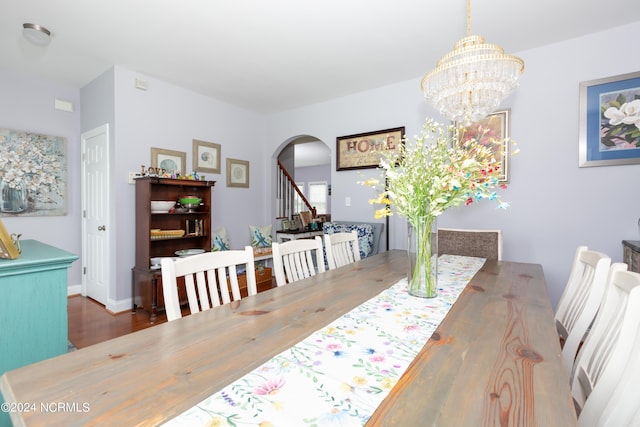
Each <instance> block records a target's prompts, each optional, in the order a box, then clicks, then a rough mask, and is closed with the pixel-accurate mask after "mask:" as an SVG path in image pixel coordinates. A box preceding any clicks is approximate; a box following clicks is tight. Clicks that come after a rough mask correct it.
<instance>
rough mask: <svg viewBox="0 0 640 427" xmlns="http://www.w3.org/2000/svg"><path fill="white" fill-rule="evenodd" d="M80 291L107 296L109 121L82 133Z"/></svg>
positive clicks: (96, 297)
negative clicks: (81, 261)
mask: <svg viewBox="0 0 640 427" xmlns="http://www.w3.org/2000/svg"><path fill="white" fill-rule="evenodd" d="M81 139H82V260H83V271H82V273H83V274H82V291H83V292H82V294H83V295H86V296H88V297H90V298H92V299H94V300H96V301H98V302H100V303H101V304H104V305H105V306H106V305H107V300H108V298H109V283H110V280H109V273H110V269H109V265H110V260H109V256H110V253H111V252H110V249H109V234H110V233H111V224H110V223H109V207H110V203H109V125H107V124H105V125H102V126H100V127H98V128H96V129H93V130H90V131H88V132H85V133H83V134H82V137H81Z"/></svg>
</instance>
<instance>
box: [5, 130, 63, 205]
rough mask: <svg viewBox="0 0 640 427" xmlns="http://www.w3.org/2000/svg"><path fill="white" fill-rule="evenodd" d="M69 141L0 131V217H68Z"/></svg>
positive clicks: (50, 136) (35, 134)
mask: <svg viewBox="0 0 640 427" xmlns="http://www.w3.org/2000/svg"><path fill="white" fill-rule="evenodd" d="M66 149H67V139H66V138H63V137H60V136H53V135H43V134H39V133H33V132H25V131H18V130H12V129H0V216H49V215H66V213H67V203H66V194H67V156H66Z"/></svg>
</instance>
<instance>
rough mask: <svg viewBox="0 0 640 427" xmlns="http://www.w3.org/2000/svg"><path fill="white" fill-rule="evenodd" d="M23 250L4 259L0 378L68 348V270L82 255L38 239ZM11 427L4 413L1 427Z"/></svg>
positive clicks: (0, 263) (0, 288)
mask: <svg viewBox="0 0 640 427" xmlns="http://www.w3.org/2000/svg"><path fill="white" fill-rule="evenodd" d="M21 246H22V254H20V257H19V258H17V259H12V260H8V259H0V375H2V374H3V373H5V372H6V371H10V370H12V369H16V368H19V367H21V366H25V365H29V364H31V363H35V362H39V361H41V360H44V359H48V358H50V357H54V356H58V355H61V354H64V353H66V352H67V349H68V341H67V334H68V325H67V269H68V268H69V266H70V265H71V263H72V262H73V261H75V260H76V259H78V256H77V255H74V254H72V253H69V252H66V251H63V250H61V249H58V248H55V247H53V246H49V245H47V244H45V243H42V242H39V241H37V240H24V241H22V242H21ZM3 402H4V399H3V397H2V396H0V403H3ZM10 425H11V421H10V420H9V414H8V413H7V412H6V411H0V427H4V426H10Z"/></svg>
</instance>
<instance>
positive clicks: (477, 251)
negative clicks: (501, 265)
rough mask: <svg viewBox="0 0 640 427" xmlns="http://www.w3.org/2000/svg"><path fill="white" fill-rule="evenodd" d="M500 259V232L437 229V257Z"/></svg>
mask: <svg viewBox="0 0 640 427" xmlns="http://www.w3.org/2000/svg"><path fill="white" fill-rule="evenodd" d="M442 254H449V255H461V256H470V257H479V258H486V259H490V260H498V261H499V260H501V259H502V230H472V229H461V228H438V255H442Z"/></svg>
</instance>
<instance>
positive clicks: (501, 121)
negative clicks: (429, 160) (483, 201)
mask: <svg viewBox="0 0 640 427" xmlns="http://www.w3.org/2000/svg"><path fill="white" fill-rule="evenodd" d="M510 115H511V110H510V109H508V108H507V109H504V110H498V111H494V112H493V113H491V114H489V115H488V116H487V117H485V118H484V119H482V120H480V121H479V122H476V123H473V124H471V125H469V126H467V127H463V128H462V131H461V132H460V134H459V135H460V141H461V142H464V141H467V140H469V139H477V140H478V142H479V143H480V144H482V145H485V146H488V147H489V148H491V151H492V152H493V154H494V157H495V158H496V160H497V161H498V162H499V163H500V168H501V169H502V172H501V173H500V176H499V177H498V181H499V182H503V183H508V182H509V169H510V167H511V165H510V164H509V157H510V156H509V138H510V134H511V129H510V123H509V118H510V117H509V116H510Z"/></svg>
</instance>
